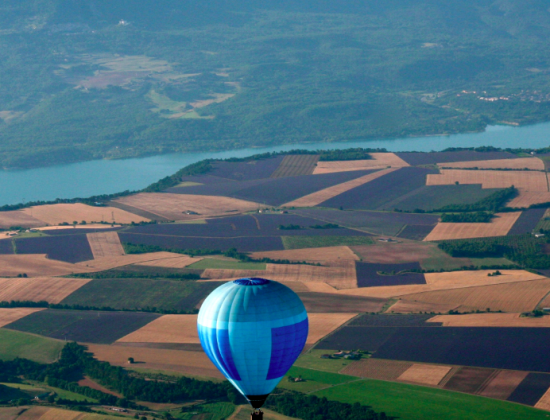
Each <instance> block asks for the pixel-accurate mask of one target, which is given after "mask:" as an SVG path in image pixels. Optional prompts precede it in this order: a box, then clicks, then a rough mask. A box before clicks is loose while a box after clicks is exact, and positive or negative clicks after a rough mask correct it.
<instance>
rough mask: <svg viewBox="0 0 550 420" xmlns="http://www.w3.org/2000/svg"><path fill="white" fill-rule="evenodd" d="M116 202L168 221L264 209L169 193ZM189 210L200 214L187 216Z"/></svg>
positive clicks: (224, 199) (234, 201) (247, 203)
mask: <svg viewBox="0 0 550 420" xmlns="http://www.w3.org/2000/svg"><path fill="white" fill-rule="evenodd" d="M115 201H117V202H119V203H122V204H126V205H129V206H132V207H135V208H138V209H141V210H145V211H148V212H150V213H154V214H157V215H159V216H162V217H165V218H167V219H168V220H193V219H204V218H205V217H206V216H220V215H227V214H228V213H229V214H237V213H242V212H245V211H249V210H256V209H258V208H260V207H262V205H261V204H258V203H253V202H251V201H244V200H238V199H236V198H228V197H217V196H208V195H188V194H169V193H140V194H136V195H130V196H127V197H122V198H119V199H117V200H115ZM188 210H190V211H193V212H196V213H198V214H195V215H189V214H185V212H186V211H188Z"/></svg>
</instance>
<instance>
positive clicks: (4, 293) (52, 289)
mask: <svg viewBox="0 0 550 420" xmlns="http://www.w3.org/2000/svg"><path fill="white" fill-rule="evenodd" d="M89 281H91V279H68V278H61V277H31V278H25V277H21V278H19V277H17V278H9V279H5V278H0V301H11V300H31V301H33V302H39V301H41V300H45V301H47V302H50V303H59V302H61V301H62V300H63V299H65V298H66V297H67V296H69V295H70V294H71V293H73V292H74V291H76V290H78V289H80V288H81V287H82V286H84V285H85V284H86V283H88V282H89Z"/></svg>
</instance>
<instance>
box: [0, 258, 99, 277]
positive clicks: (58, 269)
mask: <svg viewBox="0 0 550 420" xmlns="http://www.w3.org/2000/svg"><path fill="white" fill-rule="evenodd" d="M88 271H90V270H89V269H87V268H86V267H85V266H84V267H79V266H77V265H75V264H70V263H67V262H63V261H56V260H50V259H48V258H46V255H45V254H27V255H0V277H11V276H17V275H18V274H23V273H25V274H27V276H29V277H37V276H63V275H66V274H72V273H85V272H88Z"/></svg>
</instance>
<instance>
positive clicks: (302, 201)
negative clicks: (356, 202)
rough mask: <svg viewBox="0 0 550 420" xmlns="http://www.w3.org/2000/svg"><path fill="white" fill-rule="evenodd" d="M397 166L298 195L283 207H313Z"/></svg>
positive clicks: (391, 170) (387, 172) (393, 169)
mask: <svg viewBox="0 0 550 420" xmlns="http://www.w3.org/2000/svg"><path fill="white" fill-rule="evenodd" d="M398 169H399V168H390V169H383V170H381V171H378V172H374V173H372V174H368V175H365V176H362V177H360V178H356V179H352V180H351V181H348V182H344V183H342V184H338V185H335V186H333V187H329V188H325V189H324V190H321V191H317V192H314V193H312V194H308V195H306V196H304V197H300V198H298V199H296V200H294V201H290V202H288V203H286V204H283V206H284V207H314V206H316V205H318V204H321V203H323V202H325V201H327V200H330V199H331V198H333V197H336V196H337V195H340V194H342V193H345V192H346V191H349V190H352V189H353V188H356V187H359V186H361V185H363V184H366V183H367V182H370V181H373V180H375V179H377V178H380V177H382V176H384V175H386V174H389V173H390V172H394V171H396V170H398Z"/></svg>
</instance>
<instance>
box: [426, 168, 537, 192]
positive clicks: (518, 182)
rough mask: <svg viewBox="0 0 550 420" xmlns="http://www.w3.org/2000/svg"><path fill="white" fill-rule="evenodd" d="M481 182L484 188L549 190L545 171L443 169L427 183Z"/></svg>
mask: <svg viewBox="0 0 550 420" xmlns="http://www.w3.org/2000/svg"><path fill="white" fill-rule="evenodd" d="M456 182H458V183H459V184H481V185H482V186H483V188H508V187H511V186H512V185H513V186H514V187H516V188H518V189H520V190H526V191H543V192H544V191H548V184H547V180H546V174H545V173H544V172H535V171H529V172H521V171H475V170H473V171H472V170H460V169H442V170H441V173H440V174H429V175H428V177H427V181H426V185H450V184H455V183H456Z"/></svg>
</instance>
